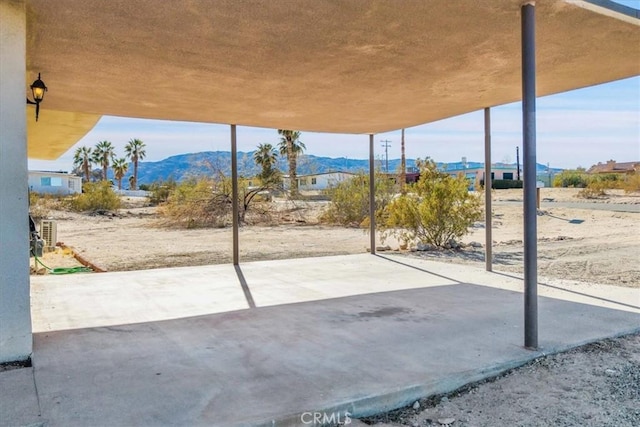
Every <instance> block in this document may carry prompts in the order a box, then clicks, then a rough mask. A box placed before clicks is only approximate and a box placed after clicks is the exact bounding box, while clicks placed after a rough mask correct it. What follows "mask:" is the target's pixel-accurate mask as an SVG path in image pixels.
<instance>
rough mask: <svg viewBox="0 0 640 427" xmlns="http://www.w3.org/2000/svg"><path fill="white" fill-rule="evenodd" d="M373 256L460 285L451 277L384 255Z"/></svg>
mask: <svg viewBox="0 0 640 427" xmlns="http://www.w3.org/2000/svg"><path fill="white" fill-rule="evenodd" d="M374 256H376V257H378V258H381V259H384V260H387V261H390V262H393V263H396V264H399V265H404V266H405V267H409V268H413V269H414V270H418V271H422V272H423V273H428V274H431V275H433V276H436V277H439V278H441V279H445V280H451V281H452V282H454V283H458V284H462V282H460V281H459V280H456V279H454V278H452V277H448V276H444V275H442V274H438V273H434V272H433V271H429V270H427V269H425V268H421V267H418V266H415V265H411V264H407V263H406V262H402V261H398V260H397V259H391V258H389V257H386V256H384V255H380V254H374Z"/></svg>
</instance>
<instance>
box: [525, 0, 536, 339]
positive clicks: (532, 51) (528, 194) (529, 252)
mask: <svg viewBox="0 0 640 427" xmlns="http://www.w3.org/2000/svg"><path fill="white" fill-rule="evenodd" d="M521 12H522V134H523V143H522V145H523V155H524V159H523V166H524V239H523V240H524V346H525V347H527V348H532V349H535V348H538V246H537V220H538V218H537V210H536V47H535V1H527V2H525V3H523V5H522V10H521Z"/></svg>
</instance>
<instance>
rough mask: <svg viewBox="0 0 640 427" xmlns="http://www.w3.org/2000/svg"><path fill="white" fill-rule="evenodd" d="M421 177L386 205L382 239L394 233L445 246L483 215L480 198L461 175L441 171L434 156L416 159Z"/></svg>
mask: <svg viewBox="0 0 640 427" xmlns="http://www.w3.org/2000/svg"><path fill="white" fill-rule="evenodd" d="M417 165H418V166H419V167H420V179H419V180H418V182H417V183H415V184H411V185H409V186H408V188H407V193H406V194H403V195H400V196H399V197H397V198H395V199H393V200H392V201H391V202H390V203H389V204H388V205H387V207H386V209H385V213H384V215H383V217H384V218H385V221H384V222H383V223H381V224H380V229H381V230H382V238H383V240H384V239H385V238H387V237H389V236H395V237H397V238H398V239H399V240H401V241H402V242H405V243H408V242H411V241H415V240H418V241H420V242H422V243H429V244H432V245H435V246H437V247H445V246H446V245H447V244H448V243H449V241H450V240H452V239H454V238H459V237H462V236H463V235H464V234H466V233H467V232H468V228H469V227H470V226H471V225H473V223H474V222H475V221H477V220H479V219H480V218H481V216H482V209H481V204H480V198H479V197H478V196H476V195H474V194H471V193H469V191H468V189H467V188H468V182H467V180H466V178H465V177H464V176H462V175H459V176H457V177H455V178H454V177H452V176H450V175H449V174H447V173H445V172H441V171H438V169H437V167H436V164H435V162H433V161H432V160H426V161H420V160H418V161H417Z"/></svg>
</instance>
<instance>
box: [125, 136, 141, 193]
mask: <svg viewBox="0 0 640 427" xmlns="http://www.w3.org/2000/svg"><path fill="white" fill-rule="evenodd" d="M144 147H146V145H145V143H144V142H142V141H141V140H139V139H131V140H129V142H128V143H127V145H126V146H125V147H124V151H125V153H126V154H127V157H129V158H130V159H131V162H133V185H132V186H131V189H132V190H135V189H136V188H137V185H138V161H140V160H142V159H144V157H145V156H146V155H147V152H146V151H145V149H144Z"/></svg>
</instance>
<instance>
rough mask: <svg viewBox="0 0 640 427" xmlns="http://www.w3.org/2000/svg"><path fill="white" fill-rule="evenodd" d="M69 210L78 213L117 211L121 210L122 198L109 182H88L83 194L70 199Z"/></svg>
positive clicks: (84, 185)
mask: <svg viewBox="0 0 640 427" xmlns="http://www.w3.org/2000/svg"><path fill="white" fill-rule="evenodd" d="M69 208H70V209H71V210H74V211H77V212H98V211H116V210H118V209H120V197H119V196H118V195H117V194H116V193H115V191H113V189H112V188H111V184H110V183H109V182H107V181H101V182H86V183H84V184H83V186H82V194H78V195H76V196H73V197H72V198H71V199H69Z"/></svg>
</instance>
